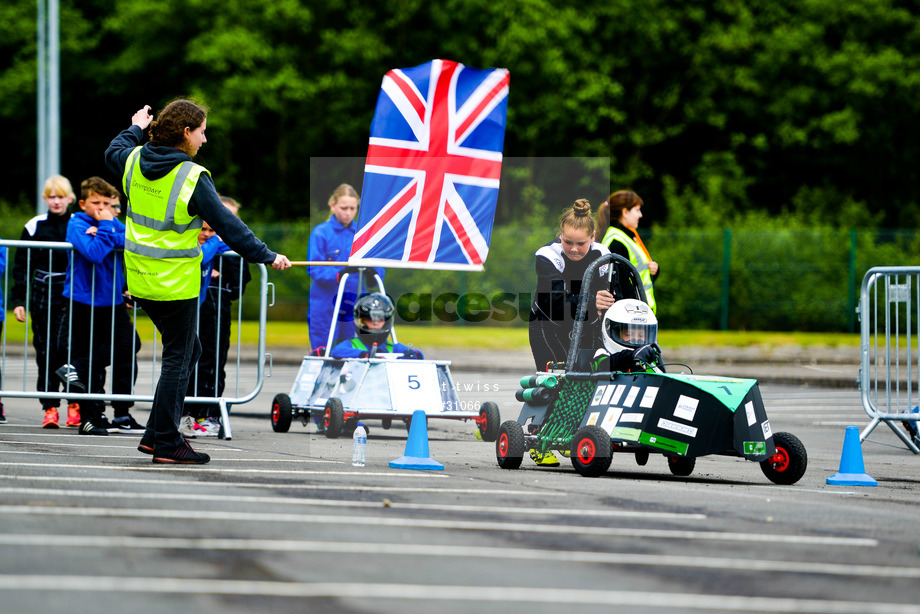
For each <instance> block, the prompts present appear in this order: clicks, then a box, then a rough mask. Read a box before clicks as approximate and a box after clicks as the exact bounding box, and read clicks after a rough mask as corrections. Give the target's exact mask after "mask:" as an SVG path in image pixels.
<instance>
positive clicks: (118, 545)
mask: <svg viewBox="0 0 920 614" xmlns="http://www.w3.org/2000/svg"><path fill="white" fill-rule="evenodd" d="M436 354H437V352H436V351H433V350H432V351H431V352H430V354H429V356H430V357H437V356H436ZM457 358H459V359H460V360H458V361H457V368H456V369H455V371H454V379H455V383H456V385H457V387H458V390H459V391H460V392H459V394H460V398H461V399H463V400H464V401H465V402H469V403H471V404H473V405H475V404H476V403H482V402H484V401H488V400H491V401H495V402H497V403H498V405H499V408H500V410H501V413H502V417H503V419H514V418H516V417H517V413H518V411H519V409H520V406H519V404H518V403H516V402H515V401H514V390H516V388H517V384H516V381H517V379H519V377H520V376H521V375H522V374H523V373H521V372H520V371H516V369H517V367H518V365H517V364H516V363H515V362H514V360H515V359H514V358H513V357H510V356H496V355H494V353H493V354H492V355H491V356H490V355H488V354H486V355H485V356H473V357H472V360H473V362H465V361H467V360H468V357H464V356H457ZM486 358H489V359H490V360H489V362H488V363H486V364H483V365H482V367H481V368H479V369H475V368H471V366H472V365H473V364H474V363H475V361H480V360H485V359H486ZM293 362H296V360H291V361H289V360H284V359H283V358H282V357H281V352H276V358H275V364H274V367H273V368H272V370H271V372H272V373H271V375H272V376H271V377H270V378H269V379H267V380H266V382H265V385H264V386H263V389H262V391H261V393H260V394H259V396H258V397H257V398H256V399H255V400H254V401H252V402H251V403H249V404H246V405H242V406H238V407H235V408H233V414H232V416H233V417H232V425H233V437H232V439H230V440H222V439H213V438H208V439H197V440H195V441H193V445H194V446H195V447H196V448H200V449H201V450H203V451H206V452H208V453H209V454H211V455H212V458H213V460H212V462H211V463H210V464H208V465H204V466H196V467H160V466H156V465H153V464H151V463H150V457H148V456H144V455H142V454H140V453H138V452H137V451H136V450H135V446H136V444H137V440H138V437H137V436H132V435H122V434H113V435H109V436H108V437H92V436H81V435H78V434H77V433H76V431H75V429H65V428H62V429H59V430H45V429H41V428H40V424H41V420H40V418H41V412H40V411H39V408H38V403H37V401H35V400H28V399H27V400H22V399H20V400H13V399H5V400H4V402H5V405H6V413H7V416H8V418H9V420H8V422H7V423H6V424H4V425H0V603H2V604H3V605H2V607H0V609H2V611H3V612H4V613H7V612H9V613H18V612H30V613H31V612H62V613H63V612H66V613H68V614H78V613H82V612H87V613H93V614H97V613H98V612H100V611H109V612H144V613H147V612H154V611H167V610H173V609H175V610H179V611H194V612H221V613H225V614H229V613H233V612H261V611H272V612H297V613H300V612H304V611H309V612H394V613H403V612H431V611H438V612H470V611H476V612H482V611H489V612H492V611H495V612H498V611H501V612H507V611H509V609H510V610H511V611H521V610H524V609H526V610H527V611H529V612H558V611H560V610H562V609H566V610H568V609H571V608H573V607H574V608H577V610H578V611H579V612H601V611H603V612H610V611H611V610H613V609H615V610H617V611H623V612H656V613H657V612H716V611H719V612H723V611H724V612H860V613H869V612H879V613H882V612H883V613H885V614H889V613H901V612H917V613H920V606H918V605H917V601H918V599H917V597H918V595H920V592H918V588H917V587H918V582H920V554H918V546H920V528H918V524H917V513H916V509H917V507H916V502H917V498H918V497H917V496H918V493H920V478H918V471H917V469H918V463H920V457H917V456H915V455H913V454H911V453H910V452H909V451H907V450H906V449H905V448H904V447H903V446H902V445H900V442H899V441H898V440H897V439H896V438H895V437H894V435H893V433H891V432H890V431H888V429H887V428H884V427H879V428H878V429H876V431H875V432H874V433H873V437H872V438H871V439H872V441H867V442H864V443H863V445H862V450H861V456H862V457H863V459H864V461H865V468H866V472H867V473H868V474H871V476H872V477H873V478H875V479H876V480H877V481H878V486H877V487H874V488H870V487H834V486H829V485H827V484H826V483H825V480H826V478H827V477H828V476H830V475H832V474H834V473H836V472H837V471H838V469H839V464H840V460H841V452H842V445H843V438H844V430H845V427H846V426H848V425H856V426H860V427H862V426H864V425H865V424H866V423H868V417H867V416H866V413H865V411H864V410H863V408H862V404H861V400H860V396H859V392H858V391H857V390H856V389H855V388H846V387H823V386H820V385H819V384H818V383H816V382H814V381H799V382H798V383H796V384H794V385H790V384H786V383H773V382H771V381H764V380H763V379H762V380H761V381H762V384H761V392H762V394H763V397H764V402H765V405H766V408H767V413H768V415H769V417H770V421H771V424H772V426H773V430H774V432H776V431H788V432H791V433H793V434H795V435H796V436H798V437H799V438H800V439H801V440H802V442H803V443H804V444H805V447H806V449H807V451H808V470H807V472H806V474H805V476H804V478H803V479H802V480H801V481H800V482H798V483H797V484H795V485H793V486H782V487H781V486H776V485H774V484H772V483H771V482H769V481H768V480H767V479H766V478H765V477H764V475H763V473H762V472H761V469H760V467H759V465H758V464H755V463H751V462H747V461H744V460H741V459H738V458H729V457H705V458H701V459H699V460H698V462H697V466H696V470H695V471H694V473H693V474H692V475H691V476H689V477H682V478H679V477H675V476H672V475H671V474H670V472H669V471H668V469H667V465H666V462H665V460H664V458H663V457H662V456H657V455H652V457H651V458H650V460H649V462H648V463H647V464H646V465H645V466H640V465H638V464H637V463H636V460H635V459H634V457H633V456H632V455H625V454H622V455H615V456H614V459H613V463H612V465H611V469H610V472H609V473H607V474H606V475H605V476H602V477H600V478H594V479H592V478H584V477H580V476H579V475H578V474H577V473H575V471H574V470H573V468H572V466H571V464H570V463H569V461H568V460H567V459H561V463H560V465H559V466H558V467H556V468H545V467H537V466H536V465H534V464H533V463H532V462H530V461H529V460H528V459H525V460H524V464H523V465H522V467H521V468H520V469H518V470H514V471H509V470H502V469H500V468H499V467H498V466H497V464H496V461H495V452H494V444H492V443H487V442H483V441H480V440H478V439H477V438H476V436H475V432H476V429H475V425H474V423H472V422H460V421H447V420H437V419H431V420H430V421H429V424H428V429H427V435H428V440H429V447H430V455H431V457H432V458H434V459H435V460H437V461H439V462H441V463H443V464H444V467H445V468H444V470H443V471H410V470H396V469H391V468H390V467H389V466H388V463H389V461H391V460H393V459H396V458H398V457H400V456H402V455H403V453H404V451H405V445H406V431H405V430H404V428H402V426H401V425H400V424H399V423H398V422H394V424H393V425H392V427H391V428H390V429H388V430H386V429H383V428H382V425H381V424H380V423H379V422H376V423H375V422H374V421H370V422H369V427H370V435H369V440H368V448H367V457H368V460H367V465H366V466H365V467H353V466H352V464H351V449H352V445H351V441H350V439H349V438H340V439H328V438H326V437H325V436H324V435H320V434H317V433H316V432H315V427H314V426H313V425H307V426H304V425H302V424H301V423H300V422H299V421H298V422H295V424H294V425H293V426H292V427H291V430H290V432H288V433H274V432H273V431H272V429H271V426H270V421H269V408H270V405H271V400H272V398H273V397H274V395H275V394H277V393H279V392H282V393H287V392H289V391H290V389H291V385H292V384H293V380H294V378H295V375H296V366H294V364H291V363H293ZM748 364H749V365H756V364H758V363H748ZM827 364H832V363H827ZM735 366H737V367H739V368H740V366H741V365H740V364H738V361H737V360H736V361H735ZM521 367H522V368H523V369H524V373H526V372H527V371H529V370H530V367H529V366H527V365H526V364H525V365H521ZM857 370H858V367H857ZM694 371H695V372H696V373H702V372H703V371H701V370H700V369H699V368H697V369H694ZM736 375H737V374H736ZM134 413H135V416H136V417H137V418H138V419H139V420H141V421H143V420H144V419H145V418H146V411H145V408H144V407H138V408H137V409H136V410H135V412H134Z"/></svg>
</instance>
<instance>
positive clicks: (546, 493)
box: [0, 474, 570, 497]
mask: <svg viewBox="0 0 920 614" xmlns="http://www.w3.org/2000/svg"><path fill="white" fill-rule="evenodd" d="M3 480H22V481H28V482H39V481H45V482H62V481H63V482H67V483H68V484H76V483H80V482H87V483H100V484H124V483H125V480H124V478H99V477H83V476H70V475H68V476H52V475H3V474H0V482H2V481H3ZM135 483H136V484H144V485H155V484H156V485H160V484H162V485H168V486H175V487H179V486H189V487H194V488H196V489H199V490H200V489H202V488H220V489H221V490H223V489H225V488H250V489H253V488H269V489H277V488H283V489H285V490H322V491H327V490H335V491H355V492H362V491H369V492H399V493H434V494H452V495H500V496H503V497H504V496H510V497H568V496H570V495H569V493H566V492H558V491H554V490H507V489H497V488H442V487H426V486H370V485H358V486H347V485H343V484H301V483H298V484H291V483H288V482H280V483H278V482H259V483H251V482H219V483H215V484H207V483H202V482H199V481H183V480H155V479H148V478H138V479H137V481H136V482H135Z"/></svg>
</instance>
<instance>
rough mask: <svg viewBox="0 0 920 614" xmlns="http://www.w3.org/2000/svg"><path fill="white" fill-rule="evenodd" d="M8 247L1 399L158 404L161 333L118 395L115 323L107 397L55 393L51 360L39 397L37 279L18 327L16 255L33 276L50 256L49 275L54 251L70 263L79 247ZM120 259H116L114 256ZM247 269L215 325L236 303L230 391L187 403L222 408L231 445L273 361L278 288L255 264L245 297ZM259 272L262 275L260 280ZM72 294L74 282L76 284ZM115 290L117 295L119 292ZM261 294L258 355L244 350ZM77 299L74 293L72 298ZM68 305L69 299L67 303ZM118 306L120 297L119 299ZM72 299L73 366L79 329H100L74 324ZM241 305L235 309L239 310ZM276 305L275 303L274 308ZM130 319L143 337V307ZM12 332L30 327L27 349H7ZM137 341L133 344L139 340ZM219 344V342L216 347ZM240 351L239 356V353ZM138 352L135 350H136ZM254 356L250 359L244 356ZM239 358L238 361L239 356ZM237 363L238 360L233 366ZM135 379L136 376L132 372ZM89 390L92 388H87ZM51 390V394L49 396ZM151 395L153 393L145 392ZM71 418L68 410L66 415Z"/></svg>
mask: <svg viewBox="0 0 920 614" xmlns="http://www.w3.org/2000/svg"><path fill="white" fill-rule="evenodd" d="M4 247H6V248H7V265H6V270H5V271H4V273H3V275H2V290H3V299H4V309H6V310H7V318H6V321H5V323H4V326H3V334H2V337H0V398H3V397H7V398H26V399H66V401H64V403H65V405H64V407H65V408H66V402H67V401H70V402H76V403H80V402H81V401H82V400H97V401H104V402H106V403H111V402H113V401H131V402H134V403H147V404H148V405H149V404H150V403H152V402H153V394H154V391H155V390H156V382H157V378H158V376H159V372H160V369H159V364H158V362H159V356H160V346H159V345H158V343H157V337H158V334H157V332H156V329H155V328H154V327H153V326H152V324H151V326H150V328H151V329H152V330H153V335H152V338H149V339H141V350H140V353H139V354H138V355H137V365H138V370H137V374H136V375H137V377H136V378H134V377H132V381H133V380H135V379H136V382H134V383H133V384H132V385H131V391H130V394H112V393H111V390H112V386H113V384H114V377H113V369H112V366H111V365H113V364H114V360H115V359H114V354H115V343H114V337H115V331H114V328H115V327H114V319H113V320H112V322H113V326H112V329H113V330H112V331H111V332H110V341H111V343H110V348H111V349H110V355H109V365H110V366H109V367H108V369H107V374H106V384H105V390H107V391H109V392H107V393H102V394H99V393H97V394H93V393H89V392H86V393H77V392H72V391H70V389H69V387H68V388H67V389H65V390H61V391H57V392H54V391H53V390H56V389H57V388H58V385H57V383H56V382H57V381H58V380H57V377H56V376H55V374H54V371H55V370H56V369H57V368H58V367H59V366H61V365H53V364H50V359H48V360H46V363H45V366H46V368H45V369H44V371H45V379H44V380H43V383H44V386H43V387H44V388H45V389H46V390H48V391H47V392H43V391H39V390H38V389H37V386H36V380H37V379H38V367H37V365H36V363H35V361H36V356H37V354H36V352H35V351H34V348H33V346H32V341H31V338H32V322H31V309H30V308H31V300H32V279H31V278H30V279H29V280H27V291H26V303H25V305H24V306H25V317H26V321H25V322H22V323H20V322H18V321H17V320H16V318H15V317H13V313H12V306H11V304H10V291H11V290H12V287H13V267H14V258H13V256H14V252H13V250H12V248H16V249H17V250H22V249H25V250H27V252H26V262H27V266H26V270H27V271H31V270H32V264H33V256H32V250H42V252H46V253H47V256H44V255H42V254H41V253H40V254H39V255H38V256H36V258H37V260H35V264H36V266H37V267H41V266H42V265H44V266H45V267H46V269H47V270H50V269H51V266H50V262H51V258H52V251H55V250H65V251H67V252H68V259H69V262H72V261H73V249H74V248H73V245H71V244H70V243H64V242H43V241H12V240H0V249H3V248H4ZM113 257H114V256H113ZM217 258H218V260H216V261H215V265H214V269H215V270H217V271H219V272H221V273H222V272H223V267H224V263H225V262H228V259H229V258H234V259H239V258H240V257H239V256H238V255H237V254H236V253H234V252H226V253H224V254H220V255H218V257H217ZM243 269H244V267H242V266H241V267H239V269H238V270H239V275H240V279H239V280H238V288H239V294H238V295H236V296H231V297H226V296H224V295H225V294H226V292H223V291H221V292H217V297H218V298H217V301H218V309H217V314H218V316H217V317H218V321H217V322H215V325H216V326H217V327H218V330H219V327H220V321H219V318H220V313H221V310H220V308H219V306H220V301H223V300H230V301H231V317H232V318H233V319H234V320H235V321H236V327H235V330H234V328H233V327H232V326H231V336H230V340H229V351H228V358H227V364H226V367H225V368H226V384H225V387H224V394H222V395H220V396H216V397H198V396H194V397H191V396H190V397H186V398H185V402H186V403H193V404H217V405H218V406H219V408H220V415H221V429H220V434H219V437H220V438H222V439H231V438H232V436H233V431H232V428H231V426H230V415H229V408H230V407H231V406H233V405H242V404H244V403H247V402H249V401H251V400H253V399H254V398H255V397H256V396H257V395H258V394H259V392H261V390H262V386H263V384H264V381H265V358H266V357H268V355H267V354H266V348H265V329H266V314H267V309H268V307H270V306H271V305H270V304H269V302H268V290H269V286H271V287H272V290H274V286H273V284H270V283H269V282H268V271H267V268H266V267H265V265H263V264H253V265H252V266H251V269H250V270H251V271H252V272H253V279H252V281H250V282H249V285H248V287H247V288H246V290H248V292H246V293H244V292H243V284H242V276H243ZM255 271H258V273H257V274H256V273H255ZM93 284H95V270H94V277H93ZM71 289H72V282H71ZM113 290H114V289H113ZM256 294H257V298H258V301H259V307H258V312H259V338H258V345H257V349H256V350H255V351H253V350H252V349H251V345H248V344H247V346H245V347H244V346H243V345H242V339H241V337H240V330H241V328H242V320H243V318H242V314H243V300H244V298H245V299H247V300H252V299H253V295H256ZM70 295H71V297H72V296H73V292H70ZM65 300H66V299H65ZM113 300H117V299H115V297H113ZM72 302H73V301H72V299H70V300H69V301H68V316H67V318H66V320H67V321H66V322H65V326H66V330H65V331H64V332H63V334H66V335H67V337H66V339H67V363H68V364H72V348H71V345H72V343H71V341H72V333H73V330H74V327H78V326H89V327H92V326H94V322H92V321H90V322H75V321H73V309H72ZM234 302H235V304H234ZM273 302H274V301H273V300H272V303H273ZM129 313H130V314H131V315H132V318H131V320H132V323H133V326H132V327H133V332H134V335H138V333H137V318H138V316H139V315H140V314H142V313H143V311H142V310H141V309H140V307H139V306H137V307H136V308H134V309H129ZM11 326H24V327H25V335H24V339H23V342H22V344H21V345H20V344H18V343H17V344H15V345H14V344H12V343H7V335H8V333H9V330H10V327H11ZM46 333H47V334H46V335H45V338H46V340H47V341H46V344H45V355H46V356H48V357H50V354H51V352H50V349H51V348H50V346H51V338H52V335H53V334H55V331H52V330H51V326H50V321H49V322H48V323H47V329H46ZM134 335H132V344H133V341H134V339H136V338H137V337H135V336H134ZM92 338H93V336H92V330H91V332H90V339H91V340H92ZM218 343H219V336H218V338H217V340H215V346H217V344H218ZM92 346H93V343H92V341H91V342H90V354H92V352H93V347H92ZM234 348H235V352H234V351H233V350H234ZM132 349H134V348H133V345H132ZM214 349H215V352H219V347H215V348H214ZM244 352H248V355H246V354H244ZM234 354H235V356H234ZM231 357H232V358H233V360H232V362H231ZM252 367H255V373H254V374H253V373H252V372H251V371H250V370H249V369H251V368H252ZM218 371H219V370H215V382H214V390H215V391H216V390H217V389H218V387H217V377H218ZM131 374H132V376H133V375H134V371H133V367H132V373H131ZM91 378H92V371H90V374H89V379H91ZM197 378H198V368H197V366H196V368H195V370H194V371H193V373H192V375H191V378H190V379H191V381H193V382H196V384H197ZM83 383H84V384H87V385H88V383H87V382H83ZM49 389H50V390H49ZM146 390H149V392H145V391H146ZM148 409H149V407H148ZM64 414H65V415H66V409H65V411H64Z"/></svg>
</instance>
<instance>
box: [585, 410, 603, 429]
mask: <svg viewBox="0 0 920 614" xmlns="http://www.w3.org/2000/svg"><path fill="white" fill-rule="evenodd" d="M600 417H601V412H599V411H592V412H591V413H590V415H588V421H587V422H586V423H585V425H586V426H594V425H595V424H597V419H598V418H600Z"/></svg>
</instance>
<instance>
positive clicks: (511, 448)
mask: <svg viewBox="0 0 920 614" xmlns="http://www.w3.org/2000/svg"><path fill="white" fill-rule="evenodd" d="M483 439H485V438H483ZM495 458H496V459H497V460H498V466H499V467H501V468H502V469H517V468H518V467H520V466H521V461H523V460H524V429H522V428H521V425H520V424H518V423H517V421H515V420H508V421H507V422H505V423H503V424H502V425H501V426H499V427H498V435H497V436H496V438H495Z"/></svg>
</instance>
